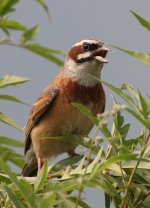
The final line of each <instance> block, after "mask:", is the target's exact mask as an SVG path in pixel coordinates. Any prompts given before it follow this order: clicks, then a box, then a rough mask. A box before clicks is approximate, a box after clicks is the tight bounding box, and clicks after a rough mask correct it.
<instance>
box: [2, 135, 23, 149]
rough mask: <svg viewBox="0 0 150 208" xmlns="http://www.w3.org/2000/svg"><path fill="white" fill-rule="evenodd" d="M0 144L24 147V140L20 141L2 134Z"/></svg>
mask: <svg viewBox="0 0 150 208" xmlns="http://www.w3.org/2000/svg"><path fill="white" fill-rule="evenodd" d="M0 144H1V145H7V146H12V147H24V143H23V142H20V141H18V140H16V139H13V138H9V137H5V136H0Z"/></svg>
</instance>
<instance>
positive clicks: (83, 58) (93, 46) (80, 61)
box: [64, 39, 109, 86]
mask: <svg viewBox="0 0 150 208" xmlns="http://www.w3.org/2000/svg"><path fill="white" fill-rule="evenodd" d="M108 51H109V48H108V47H107V46H106V45H105V44H104V43H103V42H101V41H99V40H95V39H85V40H82V41H80V42H77V43H76V44H74V45H73V46H72V48H71V49H70V50H69V51H68V54H67V59H66V61H65V65H64V72H65V76H67V77H68V78H71V79H72V80H73V81H77V82H78V84H81V85H85V86H92V85H94V84H95V83H96V79H95V80H94V78H92V76H90V75H93V76H95V77H97V78H99V77H100V72H101V69H102V67H103V64H104V63H107V62H108V61H107V59H106V55H107V53H108Z"/></svg>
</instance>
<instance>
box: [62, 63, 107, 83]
mask: <svg viewBox="0 0 150 208" xmlns="http://www.w3.org/2000/svg"><path fill="white" fill-rule="evenodd" d="M102 67H103V64H102V63H100V62H98V61H95V60H93V61H90V62H84V63H82V64H77V63H76V62H75V61H74V60H72V59H68V60H66V62H65V66H64V69H63V70H64V77H65V78H69V79H71V80H72V81H74V82H77V83H78V84H79V85H82V86H87V87H88V86H94V85H95V84H97V83H99V81H98V80H97V79H96V78H100V74H101V69H102ZM90 75H92V76H90ZM95 77H96V78H95Z"/></svg>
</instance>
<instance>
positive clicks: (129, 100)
mask: <svg viewBox="0 0 150 208" xmlns="http://www.w3.org/2000/svg"><path fill="white" fill-rule="evenodd" d="M101 82H102V83H103V84H104V85H106V86H107V87H108V88H110V89H111V90H112V91H114V92H115V93H116V94H118V95H119V96H120V97H121V98H123V99H124V100H125V101H126V102H127V103H128V104H129V105H130V106H131V107H132V109H130V108H126V110H127V111H128V112H129V113H130V114H132V115H133V116H134V117H135V118H137V119H138V120H139V121H140V122H141V123H142V124H144V125H145V126H146V127H147V128H148V129H150V120H149V119H147V118H146V117H145V115H144V114H143V113H142V112H141V111H140V110H139V108H138V107H137V104H136V103H135V102H134V100H133V99H132V98H131V97H130V96H129V95H127V94H125V93H124V92H122V90H121V89H119V88H117V87H115V86H113V85H111V84H109V83H107V82H104V81H101Z"/></svg>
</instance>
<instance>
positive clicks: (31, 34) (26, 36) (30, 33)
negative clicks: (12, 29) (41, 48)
mask: <svg viewBox="0 0 150 208" xmlns="http://www.w3.org/2000/svg"><path fill="white" fill-rule="evenodd" d="M39 29H40V28H39V26H37V25H36V26H34V27H32V28H31V29H29V30H26V31H25V32H24V33H23V35H22V36H21V38H20V44H25V43H26V42H28V41H30V40H32V39H34V38H35V37H36V36H37V34H38V33H39Z"/></svg>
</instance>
